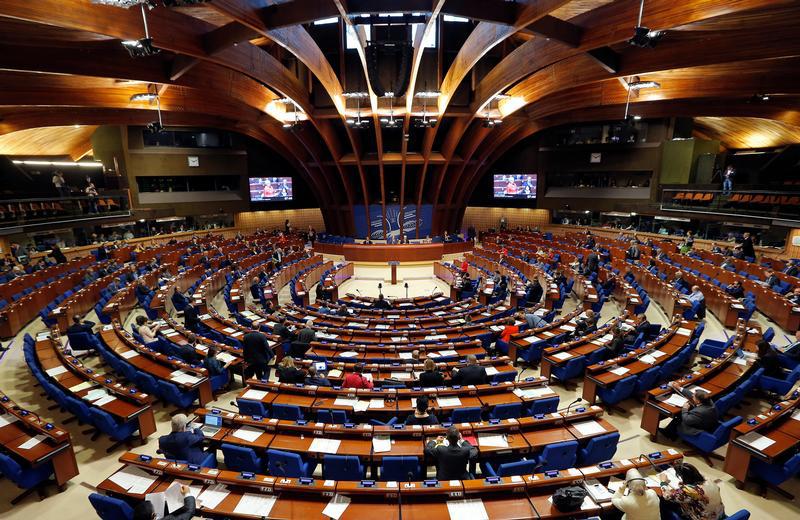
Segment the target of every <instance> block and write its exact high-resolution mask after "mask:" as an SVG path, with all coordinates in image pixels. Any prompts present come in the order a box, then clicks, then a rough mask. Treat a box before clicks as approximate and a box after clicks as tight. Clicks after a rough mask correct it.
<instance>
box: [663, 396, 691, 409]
mask: <svg viewBox="0 0 800 520" xmlns="http://www.w3.org/2000/svg"><path fill="white" fill-rule="evenodd" d="M664 402H665V403H666V404H671V405H672V406H677V407H681V406H683V405H685V404H686V403H688V402H689V400H688V399H686V398H685V397H684V396H682V395H681V394H677V393H673V394H672V395H670V396H669V398H668V399H666V400H665V401H664Z"/></svg>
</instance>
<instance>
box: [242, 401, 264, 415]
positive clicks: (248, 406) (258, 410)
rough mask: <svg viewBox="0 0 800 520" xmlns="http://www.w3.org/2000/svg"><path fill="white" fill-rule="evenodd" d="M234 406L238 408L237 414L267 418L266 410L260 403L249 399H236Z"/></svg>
mask: <svg viewBox="0 0 800 520" xmlns="http://www.w3.org/2000/svg"><path fill="white" fill-rule="evenodd" d="M236 404H237V405H238V406H239V413H240V414H242V415H258V416H261V417H267V409H266V408H265V407H264V403H262V402H261V401H252V400H250V399H236Z"/></svg>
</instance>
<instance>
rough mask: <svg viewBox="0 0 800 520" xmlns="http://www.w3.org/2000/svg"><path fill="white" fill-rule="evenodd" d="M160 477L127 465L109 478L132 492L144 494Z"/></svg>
mask: <svg viewBox="0 0 800 520" xmlns="http://www.w3.org/2000/svg"><path fill="white" fill-rule="evenodd" d="M157 478H158V477H156V476H155V475H151V474H150V473H147V472H146V471H144V470H142V469H139V468H137V467H134V466H126V467H124V468H122V469H121V470H119V471H117V472H116V473H114V474H113V475H111V476H110V477H109V478H108V479H109V480H110V481H111V482H113V483H114V484H116V485H118V486H119V487H121V488H122V489H124V490H125V491H129V492H130V493H136V494H143V493H145V492H146V491H147V489H148V488H149V487H150V485H151V484H152V483H153V482H155V481H156V479H157Z"/></svg>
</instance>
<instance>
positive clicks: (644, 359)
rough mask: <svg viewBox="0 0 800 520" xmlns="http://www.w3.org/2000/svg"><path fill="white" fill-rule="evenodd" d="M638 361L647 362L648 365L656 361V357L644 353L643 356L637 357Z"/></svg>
mask: <svg viewBox="0 0 800 520" xmlns="http://www.w3.org/2000/svg"><path fill="white" fill-rule="evenodd" d="M639 361H641V362H642V363H647V364H648V365H652V364H654V363H655V362H656V358H654V357H653V356H651V355H650V354H645V355H644V356H640V357H639Z"/></svg>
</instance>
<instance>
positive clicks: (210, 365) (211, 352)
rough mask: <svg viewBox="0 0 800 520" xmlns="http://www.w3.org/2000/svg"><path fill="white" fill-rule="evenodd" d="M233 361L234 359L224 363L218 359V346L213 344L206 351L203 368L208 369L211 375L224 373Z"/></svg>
mask: <svg viewBox="0 0 800 520" xmlns="http://www.w3.org/2000/svg"><path fill="white" fill-rule="evenodd" d="M231 363H233V360H231V361H228V362H227V363H223V362H222V361H220V360H219V359H217V348H216V347H214V346H213V345H210V346H209V347H208V350H207V351H206V357H205V358H203V368H205V369H206V370H208V375H209V376H218V375H222V374H223V373H224V372H225V371H226V370H228V367H229V366H230V364H231Z"/></svg>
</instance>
